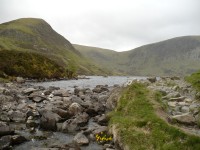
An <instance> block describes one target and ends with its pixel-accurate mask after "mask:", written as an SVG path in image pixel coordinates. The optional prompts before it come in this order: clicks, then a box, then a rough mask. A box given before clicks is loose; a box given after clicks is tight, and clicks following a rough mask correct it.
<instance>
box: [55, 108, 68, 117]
mask: <svg viewBox="0 0 200 150" xmlns="http://www.w3.org/2000/svg"><path fill="white" fill-rule="evenodd" d="M52 112H54V113H56V114H58V115H59V116H60V117H62V118H65V119H69V118H70V117H71V115H70V113H69V112H68V111H65V110H63V109H60V108H53V109H52Z"/></svg>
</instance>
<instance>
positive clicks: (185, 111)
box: [181, 106, 190, 113]
mask: <svg viewBox="0 0 200 150" xmlns="http://www.w3.org/2000/svg"><path fill="white" fill-rule="evenodd" d="M189 111H190V109H189V107H188V106H183V107H182V108H181V112H183V113H188V112H189Z"/></svg>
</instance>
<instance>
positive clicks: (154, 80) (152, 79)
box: [147, 77, 157, 83]
mask: <svg viewBox="0 0 200 150" xmlns="http://www.w3.org/2000/svg"><path fill="white" fill-rule="evenodd" d="M147 80H149V81H150V82H151V83H154V82H156V80H157V79H156V77H149V78H147Z"/></svg>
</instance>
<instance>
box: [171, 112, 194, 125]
mask: <svg viewBox="0 0 200 150" xmlns="http://www.w3.org/2000/svg"><path fill="white" fill-rule="evenodd" d="M171 119H172V122H178V123H180V124H184V125H195V124H196V121H195V118H194V117H193V116H192V115H191V114H189V113H186V114H182V115H176V116H173V117H172V118H171Z"/></svg>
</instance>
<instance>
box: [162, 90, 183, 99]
mask: <svg viewBox="0 0 200 150" xmlns="http://www.w3.org/2000/svg"><path fill="white" fill-rule="evenodd" d="M180 96H181V95H180V93H179V92H172V93H168V94H167V95H166V96H164V97H162V99H170V98H176V97H180Z"/></svg>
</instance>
